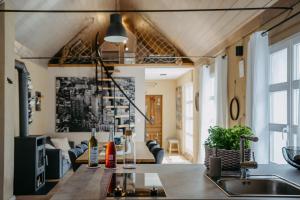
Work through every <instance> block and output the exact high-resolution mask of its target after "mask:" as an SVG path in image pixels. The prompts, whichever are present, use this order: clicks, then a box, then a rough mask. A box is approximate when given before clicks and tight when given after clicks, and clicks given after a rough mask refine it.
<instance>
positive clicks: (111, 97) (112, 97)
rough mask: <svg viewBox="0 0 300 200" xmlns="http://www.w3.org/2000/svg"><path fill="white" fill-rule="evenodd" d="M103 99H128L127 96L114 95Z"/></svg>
mask: <svg viewBox="0 0 300 200" xmlns="http://www.w3.org/2000/svg"><path fill="white" fill-rule="evenodd" d="M103 99H126V97H119V96H117V97H114V96H104V97H103Z"/></svg>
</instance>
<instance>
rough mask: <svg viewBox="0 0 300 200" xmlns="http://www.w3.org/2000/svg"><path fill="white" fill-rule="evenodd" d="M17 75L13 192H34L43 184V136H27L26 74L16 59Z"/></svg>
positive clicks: (23, 65)
mask: <svg viewBox="0 0 300 200" xmlns="http://www.w3.org/2000/svg"><path fill="white" fill-rule="evenodd" d="M15 68H16V69H17V70H18V76H19V109H20V112H19V113H20V114H19V115H20V117H19V121H20V123H19V124H20V136H19V137H15V155H14V194H15V195H22V194H35V193H37V192H38V191H39V190H40V189H41V188H42V187H43V186H44V185H45V142H46V138H45V137H44V136H37V135H35V136H29V134H28V132H29V128H28V123H29V120H28V115H29V114H28V92H29V91H28V76H29V73H28V71H27V69H26V66H25V64H24V63H23V62H20V61H16V62H15Z"/></svg>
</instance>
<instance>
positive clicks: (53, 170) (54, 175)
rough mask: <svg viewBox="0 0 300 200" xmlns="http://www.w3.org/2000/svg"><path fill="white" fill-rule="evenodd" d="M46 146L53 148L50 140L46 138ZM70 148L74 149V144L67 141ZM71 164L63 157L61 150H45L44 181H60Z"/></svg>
mask: <svg viewBox="0 0 300 200" xmlns="http://www.w3.org/2000/svg"><path fill="white" fill-rule="evenodd" d="M46 144H49V145H51V146H54V145H53V143H52V142H51V138H50V137H47V138H46ZM69 145H70V147H71V148H74V142H73V141H69ZM70 167H71V163H70V162H69V160H68V159H66V158H65V157H64V156H63V153H62V150H61V149H47V148H46V179H60V178H62V177H63V176H64V175H65V174H66V172H67V171H68V170H69V169H70Z"/></svg>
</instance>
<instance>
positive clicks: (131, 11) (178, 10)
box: [0, 6, 292, 13]
mask: <svg viewBox="0 0 300 200" xmlns="http://www.w3.org/2000/svg"><path fill="white" fill-rule="evenodd" d="M250 10H292V8H291V7H286V6H282V7H280V6H279V7H275V6H271V7H252V8H198V9H158V10H154V9H153V10H152V9H151V10H149V9H136V10H132V9H125V10H122V9H119V10H103V9H97V10H64V9H59V10H54V9H53V10H46V9H3V10H0V12H9V13H11V12H13V13H116V12H117V13H171V12H172V13H174V12H176V13H178V12H222V11H250Z"/></svg>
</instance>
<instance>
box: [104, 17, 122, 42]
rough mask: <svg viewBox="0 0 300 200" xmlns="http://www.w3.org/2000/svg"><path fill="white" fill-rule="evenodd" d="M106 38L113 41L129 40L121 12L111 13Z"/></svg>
mask: <svg viewBox="0 0 300 200" xmlns="http://www.w3.org/2000/svg"><path fill="white" fill-rule="evenodd" d="M104 40H105V41H107V42H113V43H122V42H123V43H124V42H126V41H127V40H128V37H127V33H126V30H125V28H124V27H123V24H122V17H121V15H120V14H111V15H110V24H109V27H108V29H107V32H106V35H105V37H104Z"/></svg>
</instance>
